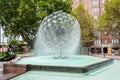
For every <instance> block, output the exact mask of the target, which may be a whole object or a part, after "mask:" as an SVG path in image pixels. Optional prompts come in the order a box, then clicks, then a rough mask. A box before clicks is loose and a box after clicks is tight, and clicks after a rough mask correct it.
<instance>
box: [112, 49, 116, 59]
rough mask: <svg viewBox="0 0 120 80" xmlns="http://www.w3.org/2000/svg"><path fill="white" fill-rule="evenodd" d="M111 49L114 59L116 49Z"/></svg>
mask: <svg viewBox="0 0 120 80" xmlns="http://www.w3.org/2000/svg"><path fill="white" fill-rule="evenodd" d="M111 51H112V52H111V54H112V59H114V56H115V51H114V49H112V50H111Z"/></svg>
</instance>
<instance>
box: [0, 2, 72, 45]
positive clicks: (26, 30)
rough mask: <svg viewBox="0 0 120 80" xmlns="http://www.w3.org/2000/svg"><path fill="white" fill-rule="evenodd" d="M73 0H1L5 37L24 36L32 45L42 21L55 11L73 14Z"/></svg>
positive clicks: (0, 17) (0, 19) (1, 16)
mask: <svg viewBox="0 0 120 80" xmlns="http://www.w3.org/2000/svg"><path fill="white" fill-rule="evenodd" d="M71 4H72V0H0V7H1V8H0V14H1V15H0V21H2V24H3V25H4V28H3V29H4V34H5V36H8V35H10V36H22V38H23V39H24V40H25V41H26V42H28V43H31V42H32V41H33V40H34V38H35V35H36V32H37V30H38V26H39V24H40V22H41V20H42V19H43V18H44V17H45V16H47V15H49V14H51V13H52V12H54V11H59V10H63V11H64V12H68V13H70V12H71V10H72V9H71Z"/></svg>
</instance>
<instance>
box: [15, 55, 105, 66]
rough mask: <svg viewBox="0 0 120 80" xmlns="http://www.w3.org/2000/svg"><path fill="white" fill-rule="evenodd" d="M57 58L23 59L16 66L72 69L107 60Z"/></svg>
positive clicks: (70, 57) (76, 57)
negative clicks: (66, 67)
mask: <svg viewBox="0 0 120 80" xmlns="http://www.w3.org/2000/svg"><path fill="white" fill-rule="evenodd" d="M54 57H55V56H38V57H28V58H22V59H20V60H18V61H17V62H16V64H31V65H47V66H70V67H83V66H87V65H90V64H94V63H98V62H101V61H105V60H107V59H104V58H98V57H92V56H85V55H76V56H73V55H71V56H67V57H69V58H68V59H54Z"/></svg>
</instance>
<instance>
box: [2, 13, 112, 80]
mask: <svg viewBox="0 0 120 80" xmlns="http://www.w3.org/2000/svg"><path fill="white" fill-rule="evenodd" d="M80 32H81V30H80V25H79V23H78V21H77V20H76V19H75V18H74V17H73V16H72V15H70V14H67V13H65V12H63V11H57V12H54V13H53V14H51V15H49V16H47V17H45V18H44V19H43V21H42V22H41V24H40V26H39V29H38V32H37V35H36V40H35V45H34V56H33V57H26V58H21V59H19V60H18V61H16V62H15V64H5V65H4V73H13V72H14V73H16V75H19V74H22V73H27V72H29V71H33V70H37V71H49V72H51V71H54V72H66V73H87V72H89V71H93V70H95V69H98V68H101V67H104V66H106V65H108V64H111V63H112V62H113V60H112V59H104V58H97V57H91V56H86V55H80V54H81V49H80V48H81V46H80V36H81V34H80ZM13 68H14V69H13ZM17 73H19V74H17ZM14 77H15V76H14ZM9 78H11V77H9ZM12 78H13V77H12ZM15 78H16V77H15ZM15 78H14V79H15ZM39 79H40V78H39ZM16 80H17V79H16Z"/></svg>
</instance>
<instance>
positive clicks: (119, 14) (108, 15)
mask: <svg viewBox="0 0 120 80" xmlns="http://www.w3.org/2000/svg"><path fill="white" fill-rule="evenodd" d="M104 6H105V13H104V14H103V15H101V16H100V17H99V27H100V28H103V29H104V28H106V27H108V28H111V29H112V28H114V29H116V30H117V31H119V32H120V0H106V2H105V5H104Z"/></svg>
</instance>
